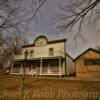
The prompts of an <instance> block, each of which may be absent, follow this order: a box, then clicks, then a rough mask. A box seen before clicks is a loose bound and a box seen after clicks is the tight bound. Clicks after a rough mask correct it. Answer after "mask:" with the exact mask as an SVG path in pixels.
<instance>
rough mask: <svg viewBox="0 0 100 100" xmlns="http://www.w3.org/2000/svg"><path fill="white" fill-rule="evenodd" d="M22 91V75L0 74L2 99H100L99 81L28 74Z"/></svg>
mask: <svg viewBox="0 0 100 100" xmlns="http://www.w3.org/2000/svg"><path fill="white" fill-rule="evenodd" d="M22 91H23V90H22V76H18V75H0V100H100V82H97V81H96V82H91V81H79V80H69V79H67V78H59V77H32V76H26V78H25V86H24V91H23V92H22ZM22 93H23V94H24V95H23V94H22ZM22 95H23V96H22Z"/></svg>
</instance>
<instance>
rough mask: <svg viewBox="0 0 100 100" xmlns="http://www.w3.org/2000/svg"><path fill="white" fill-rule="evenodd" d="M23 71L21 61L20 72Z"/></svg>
mask: <svg viewBox="0 0 100 100" xmlns="http://www.w3.org/2000/svg"><path fill="white" fill-rule="evenodd" d="M22 72H23V63H21V66H20V73H21V74H22Z"/></svg>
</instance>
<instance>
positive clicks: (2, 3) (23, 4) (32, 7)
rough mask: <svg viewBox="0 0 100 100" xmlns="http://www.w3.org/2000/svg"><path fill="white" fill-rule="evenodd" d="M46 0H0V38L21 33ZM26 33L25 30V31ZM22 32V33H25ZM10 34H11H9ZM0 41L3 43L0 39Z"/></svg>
mask: <svg viewBox="0 0 100 100" xmlns="http://www.w3.org/2000/svg"><path fill="white" fill-rule="evenodd" d="M45 2H46V0H28V2H27V0H0V36H1V35H2V34H6V35H12V34H13V33H16V32H17V33H21V34H22V33H23V30H25V28H26V27H27V26H28V25H29V21H30V20H31V21H32V19H34V18H36V17H37V15H38V13H39V10H40V8H41V7H42V6H43V4H44V3H45ZM25 31H26V30H25ZM25 31H24V32H25ZM11 33H12V34H11ZM0 40H2V41H4V40H3V39H2V38H1V37H0Z"/></svg>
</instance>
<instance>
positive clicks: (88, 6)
mask: <svg viewBox="0 0 100 100" xmlns="http://www.w3.org/2000/svg"><path fill="white" fill-rule="evenodd" d="M60 10H61V13H60V14H58V15H57V16H56V20H55V21H54V23H57V24H58V28H59V29H60V30H65V29H72V28H73V27H74V26H75V25H78V32H77V34H76V35H75V37H74V39H76V38H77V37H78V36H80V37H81V38H83V36H82V34H81V29H82V27H83V25H84V24H86V23H87V24H88V25H96V23H97V22H98V21H99V20H100V0H70V1H69V3H68V4H66V5H65V4H64V5H63V6H60Z"/></svg>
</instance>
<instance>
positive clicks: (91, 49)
mask: <svg viewBox="0 0 100 100" xmlns="http://www.w3.org/2000/svg"><path fill="white" fill-rule="evenodd" d="M89 51H93V52H95V53H98V54H100V51H97V50H95V49H93V48H89V49H87V50H86V51H84V52H83V53H81V54H80V55H79V56H77V57H76V58H75V59H74V61H76V60H77V59H78V58H80V57H81V56H82V55H84V54H85V53H87V52H89Z"/></svg>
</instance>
